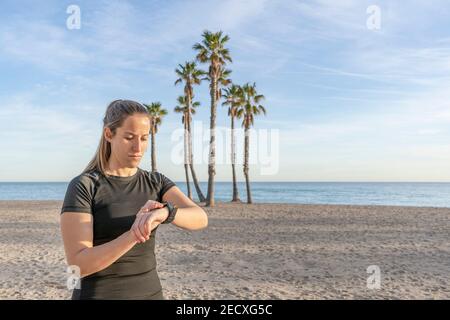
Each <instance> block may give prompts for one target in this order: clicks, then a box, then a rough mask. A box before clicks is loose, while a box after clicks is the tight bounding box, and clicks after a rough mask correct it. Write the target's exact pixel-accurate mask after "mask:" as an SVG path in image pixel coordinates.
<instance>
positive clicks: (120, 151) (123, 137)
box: [104, 114, 150, 168]
mask: <svg viewBox="0 0 450 320" xmlns="http://www.w3.org/2000/svg"><path fill="white" fill-rule="evenodd" d="M149 132H150V119H149V118H148V116H146V115H144V114H134V115H132V116H128V117H127V118H126V119H125V121H124V122H123V124H122V126H121V127H119V128H117V130H116V134H115V135H114V136H112V134H111V130H110V129H109V128H105V133H104V134H105V139H106V140H107V141H109V142H110V143H111V160H112V159H114V160H113V161H115V162H117V164H118V165H119V166H120V167H127V168H135V167H137V166H138V164H139V162H140V161H141V159H142V157H143V156H144V153H145V151H146V150H147V145H148V133H149Z"/></svg>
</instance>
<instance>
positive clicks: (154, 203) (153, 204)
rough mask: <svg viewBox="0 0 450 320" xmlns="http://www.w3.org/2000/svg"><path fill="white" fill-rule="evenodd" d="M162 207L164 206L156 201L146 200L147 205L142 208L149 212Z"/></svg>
mask: <svg viewBox="0 0 450 320" xmlns="http://www.w3.org/2000/svg"><path fill="white" fill-rule="evenodd" d="M163 206H164V205H163V204H162V203H160V202H158V201H154V200H148V201H147V203H146V204H145V205H144V206H143V207H142V208H145V209H146V210H147V211H150V210H153V209H157V208H162V207H163Z"/></svg>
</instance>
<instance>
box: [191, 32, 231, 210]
mask: <svg viewBox="0 0 450 320" xmlns="http://www.w3.org/2000/svg"><path fill="white" fill-rule="evenodd" d="M202 37H203V40H202V42H201V43H196V44H194V46H193V49H194V50H196V51H197V56H196V59H197V60H198V61H199V62H201V63H209V70H208V77H209V80H210V85H209V92H210V96H211V118H210V126H209V127H210V140H209V159H208V194H207V196H206V206H210V207H213V206H214V176H215V174H216V171H215V164H216V159H215V156H216V150H215V149H216V144H215V143H216V140H215V128H216V109H217V101H218V100H219V98H220V83H219V79H220V77H221V74H223V70H224V68H225V65H226V62H227V61H229V62H231V61H232V60H231V57H230V52H229V50H228V49H227V48H225V44H226V43H227V41H228V40H229V39H230V38H229V37H228V36H227V35H223V33H222V31H219V32H215V33H212V32H210V31H204V32H203V34H202Z"/></svg>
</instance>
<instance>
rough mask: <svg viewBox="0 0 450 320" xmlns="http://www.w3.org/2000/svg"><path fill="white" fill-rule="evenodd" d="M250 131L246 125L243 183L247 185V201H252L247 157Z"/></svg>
mask: <svg viewBox="0 0 450 320" xmlns="http://www.w3.org/2000/svg"><path fill="white" fill-rule="evenodd" d="M249 135H250V131H249V130H248V127H247V126H246V127H245V155H244V175H245V184H246V186H247V203H252V192H251V190H250V178H249V175H248V158H249V154H248V153H249V152H248V149H249V143H250V141H249V140H250V139H249V138H250V137H249Z"/></svg>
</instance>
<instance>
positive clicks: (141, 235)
mask: <svg viewBox="0 0 450 320" xmlns="http://www.w3.org/2000/svg"><path fill="white" fill-rule="evenodd" d="M146 216H147V215H146V214H140V215H137V216H136V221H135V224H134V225H133V228H134V230H135V232H136V234H137V235H138V236H139V239H140V240H141V241H142V242H145V236H144V233H143V232H141V229H140V227H139V226H140V224H141V221H142V220H145V219H146Z"/></svg>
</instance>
